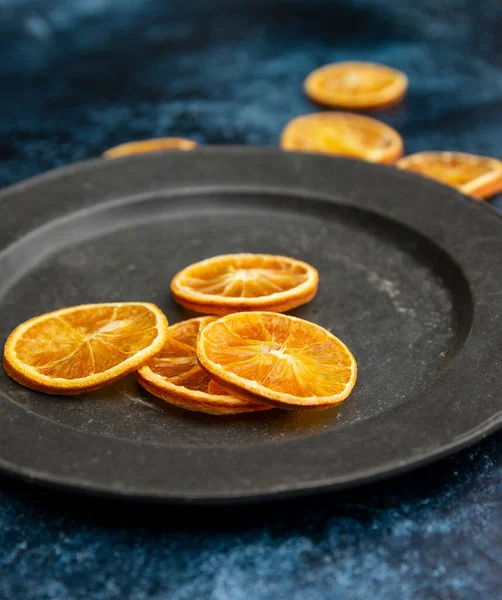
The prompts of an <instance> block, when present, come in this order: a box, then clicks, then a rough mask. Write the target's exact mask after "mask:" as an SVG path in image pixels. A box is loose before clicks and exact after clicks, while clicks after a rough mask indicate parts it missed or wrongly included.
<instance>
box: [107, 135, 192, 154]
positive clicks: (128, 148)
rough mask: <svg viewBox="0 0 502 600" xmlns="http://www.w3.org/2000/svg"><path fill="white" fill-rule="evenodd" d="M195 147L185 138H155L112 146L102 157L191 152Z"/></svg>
mask: <svg viewBox="0 0 502 600" xmlns="http://www.w3.org/2000/svg"><path fill="white" fill-rule="evenodd" d="M197 145H198V144H197V142H193V141H192V140H187V139H185V138H177V137H167V138H156V139H152V140H142V141H139V142H127V143H126V144H120V146H114V147H113V148H110V149H109V150H107V151H106V152H103V156H105V157H106V158H119V157H121V156H129V154H145V153H147V152H160V151H162V150H193V149H194V148H195V147H196V146H197Z"/></svg>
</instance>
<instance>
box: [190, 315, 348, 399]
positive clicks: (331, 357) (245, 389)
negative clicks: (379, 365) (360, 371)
mask: <svg viewBox="0 0 502 600" xmlns="http://www.w3.org/2000/svg"><path fill="white" fill-rule="evenodd" d="M197 356H198V358H199V362H200V364H201V365H202V367H203V368H204V369H205V370H206V371H207V372H208V373H209V375H210V376H211V377H212V378H213V379H214V380H215V381H216V382H217V383H218V384H219V385H220V386H222V387H223V388H225V389H227V390H228V391H229V392H230V393H231V392H235V393H236V394H237V395H239V396H241V397H246V398H249V400H254V401H256V402H260V401H261V402H268V403H270V404H273V405H277V406H281V407H283V408H300V407H302V408H329V407H330V406H333V405H334V404H338V403H339V402H341V401H342V400H344V399H345V398H346V397H347V396H348V395H349V394H350V392H351V390H352V388H353V387H354V384H355V382H356V377H357V364H356V361H355V359H354V357H353V356H352V353H351V352H350V350H349V349H348V348H347V346H346V345H345V344H344V343H343V342H341V341H340V340H339V339H338V338H336V337H335V336H334V335H333V334H332V333H330V332H329V331H326V330H325V329H323V328H322V327H319V325H314V323H309V322H308V321H303V320H302V319H297V318H295V317H290V316H288V315H281V314H278V313H270V312H249V313H234V314H232V315H227V316H226V317H223V318H221V319H218V320H216V321H212V322H211V323H209V324H208V325H206V327H204V329H202V330H201V332H200V333H199V337H198V340H197Z"/></svg>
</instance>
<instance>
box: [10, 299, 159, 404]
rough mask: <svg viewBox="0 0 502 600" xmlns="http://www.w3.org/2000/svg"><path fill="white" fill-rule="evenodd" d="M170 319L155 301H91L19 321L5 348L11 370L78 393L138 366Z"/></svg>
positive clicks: (55, 390) (42, 387)
mask: <svg viewBox="0 0 502 600" xmlns="http://www.w3.org/2000/svg"><path fill="white" fill-rule="evenodd" d="M167 327H168V324H167V319H166V317H165V316H164V314H163V313H162V312H161V311H160V309H159V308H157V307H156V306H155V305H153V304H149V303H141V302H128V303H110V304H87V305H82V306H74V307H70V308H63V309H61V310H57V311H55V312H51V313H47V314H44V315H41V316H38V317H35V318H33V319H30V320H29V321H26V322H25V323H22V324H21V325H19V326H18V327H17V328H16V329H15V330H14V331H13V332H12V333H11V334H10V336H9V338H8V340H7V343H6V344H5V349H4V367H5V370H6V371H7V374H8V375H10V377H12V378H13V379H15V380H16V381H18V382H19V383H21V384H23V385H25V386H26V387H29V388H32V389H34V390H38V391H42V392H46V393H48V394H67V395H72V394H79V393H82V392H86V391H90V390H94V389H97V388H99V387H102V386H104V385H106V384H107V383H110V382H112V381H114V380H116V379H118V378H119V377H122V376H123V375H125V374H126V373H130V372H131V371H135V370H136V369H137V368H138V367H140V366H141V365H142V364H144V363H145V362H146V361H147V360H148V359H149V358H151V357H152V356H154V355H155V354H156V353H157V352H158V351H159V350H160V349H161V348H162V346H163V345H164V342H165V340H166V336H167Z"/></svg>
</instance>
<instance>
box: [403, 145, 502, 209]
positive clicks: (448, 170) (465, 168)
mask: <svg viewBox="0 0 502 600" xmlns="http://www.w3.org/2000/svg"><path fill="white" fill-rule="evenodd" d="M397 166H398V167H399V168H400V169H405V170H407V171H413V172H414V173H420V175H424V176H425V177H430V178H431V179H435V180H437V181H440V182H441V183H445V184H446V185H450V186H452V187H455V188H457V189H458V190H460V191H461V192H463V193H464V194H467V195H468V196H472V197H473V198H476V199H478V200H484V199H485V198H489V197H490V196H494V195H495V194H498V193H500V192H502V161H500V160H498V159H496V158H489V157H487V156H476V155H475V154H465V153H463V152H418V153H417V154H410V156H405V157H404V158H402V159H401V160H399V161H398V163H397Z"/></svg>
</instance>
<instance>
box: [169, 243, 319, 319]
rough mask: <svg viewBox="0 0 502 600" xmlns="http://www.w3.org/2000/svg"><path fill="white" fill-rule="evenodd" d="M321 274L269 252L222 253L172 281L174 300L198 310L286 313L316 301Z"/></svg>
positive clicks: (213, 312) (211, 311)
mask: <svg viewBox="0 0 502 600" xmlns="http://www.w3.org/2000/svg"><path fill="white" fill-rule="evenodd" d="M318 281H319V276H318V273H317V271H316V269H314V267H311V266H310V265H308V264H307V263H305V262H303V261H301V260H296V259H294V258H288V257H287V256H274V255H271V254H224V255H222V256H215V257H214V258H208V259H206V260H203V261H201V262H198V263H195V264H193V265H190V266H189V267H186V269H183V271H180V272H179V273H178V274H177V275H175V276H174V278H173V280H172V282H171V291H172V293H173V296H174V299H175V300H176V302H178V303H179V304H181V305H182V306H185V307H186V308H188V309H190V310H194V311H196V312H202V313H208V314H214V315H225V314H228V313H231V312H238V311H244V310H272V311H277V312H283V311H285V310H290V309H292V308H295V307H297V306H300V305H301V304H305V303H307V302H309V301H310V300H312V298H313V297H314V296H315V295H316V292H317V285H318Z"/></svg>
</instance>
